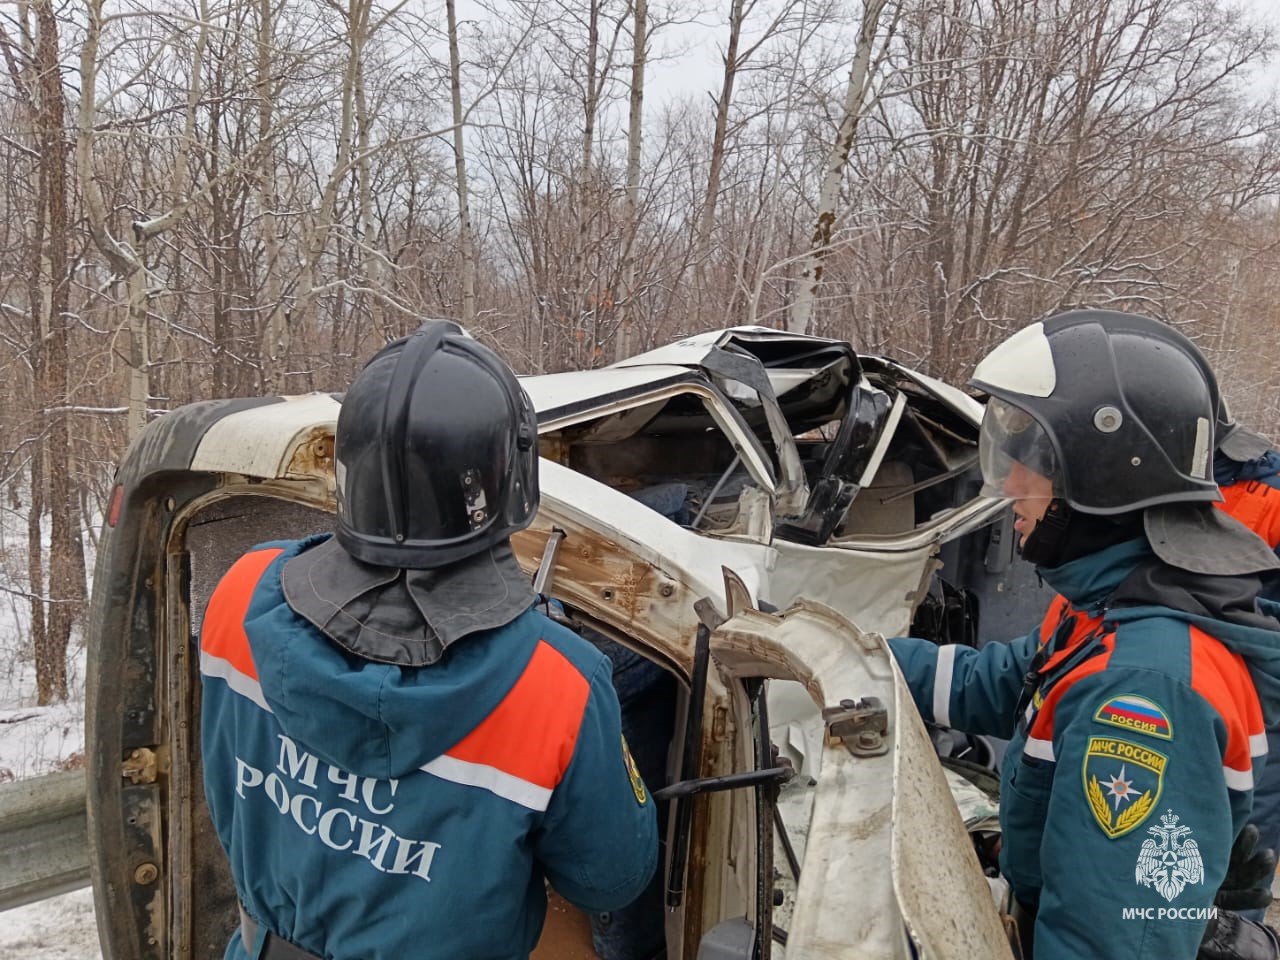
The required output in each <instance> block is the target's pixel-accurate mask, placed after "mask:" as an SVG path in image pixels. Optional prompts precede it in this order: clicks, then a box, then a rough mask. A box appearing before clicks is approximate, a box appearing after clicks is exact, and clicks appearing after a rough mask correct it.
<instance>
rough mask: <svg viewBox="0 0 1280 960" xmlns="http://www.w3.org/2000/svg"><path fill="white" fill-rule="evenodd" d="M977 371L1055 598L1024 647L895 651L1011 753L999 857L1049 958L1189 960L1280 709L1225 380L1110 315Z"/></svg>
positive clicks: (1170, 335) (987, 471)
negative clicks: (1234, 469)
mask: <svg viewBox="0 0 1280 960" xmlns="http://www.w3.org/2000/svg"><path fill="white" fill-rule="evenodd" d="M971 382H972V384H973V385H974V386H976V387H978V388H979V389H981V390H983V391H985V392H986V393H987V394H988V396H989V397H990V400H989V402H988V404H987V410H986V414H985V416H984V418H983V423H982V430H981V436H980V443H979V457H980V461H981V466H982V472H983V477H984V481H985V484H986V486H985V488H984V491H985V492H987V493H988V494H991V495H994V496H1002V497H1008V498H1010V499H1012V501H1013V511H1014V514H1015V516H1016V522H1015V530H1016V532H1017V534H1018V537H1019V544H1020V550H1021V553H1022V556H1023V557H1024V559H1027V560H1029V561H1031V562H1032V563H1034V564H1035V565H1036V568H1037V571H1038V573H1039V574H1040V575H1041V576H1042V577H1043V579H1044V580H1045V581H1046V582H1047V583H1049V584H1050V585H1051V586H1052V587H1053V588H1054V589H1055V590H1056V591H1057V592H1058V596H1057V598H1056V599H1055V600H1054V602H1053V603H1052V604H1051V606H1050V609H1049V612H1048V614H1047V615H1046V616H1045V618H1044V621H1043V622H1042V623H1041V624H1040V625H1039V626H1038V627H1037V628H1036V629H1034V630H1032V631H1031V633H1030V634H1028V635H1027V636H1026V637H1024V638H1022V639H1020V640H1016V641H1014V642H1013V643H1009V644H1000V643H993V644H988V645H987V646H985V647H984V648H982V649H981V650H980V651H979V650H974V649H972V648H969V647H958V646H942V647H938V646H935V645H934V644H932V643H929V642H927V641H923V640H916V639H899V640H894V641H892V642H891V643H892V647H893V650H894V653H895V655H896V657H897V660H898V662H899V664H900V666H901V668H902V671H903V674H904V675H905V677H906V679H907V681H908V683H909V685H910V687H911V691H912V694H913V696H914V698H915V700H916V704H917V706H918V707H919V709H920V711H921V714H922V715H923V716H924V718H925V719H926V720H930V721H933V722H934V723H937V724H940V725H943V726H952V727H955V728H957V729H960V730H964V731H968V732H974V733H984V734H990V735H995V736H999V737H1005V738H1009V740H1010V743H1009V748H1008V750H1007V752H1006V754H1005V759H1004V765H1003V769H1002V776H1001V810H1000V819H1001V827H1002V834H1003V836H1002V846H1001V850H1000V866H1001V871H1002V873H1003V874H1004V876H1005V877H1006V879H1007V880H1008V881H1009V884H1010V887H1011V890H1012V892H1013V895H1014V897H1015V899H1016V901H1017V904H1018V906H1019V908H1020V912H1021V913H1022V921H1023V924H1024V930H1023V933H1024V935H1028V936H1026V941H1027V945H1028V946H1029V947H1031V948H1032V949H1034V955H1035V958H1036V960H1068V958H1071V960H1077V958H1091V960H1110V958H1114V960H1157V958H1159V960H1192V958H1193V957H1196V956H1197V953H1198V951H1199V949H1200V945H1201V940H1202V937H1203V936H1204V934H1205V932H1206V925H1207V924H1209V923H1210V921H1212V920H1213V919H1214V911H1215V908H1214V901H1215V896H1216V895H1219V893H1220V888H1222V887H1223V885H1224V884H1223V882H1224V879H1225V878H1226V877H1227V874H1228V863H1229V860H1230V856H1231V852H1232V847H1233V842H1234V841H1235V838H1236V837H1237V835H1238V834H1239V833H1240V831H1241V829H1242V828H1243V827H1244V825H1245V821H1246V820H1247V819H1248V816H1249V810H1250V805H1251V799H1252V790H1253V784H1254V778H1255V776H1256V774H1257V772H1258V770H1259V769H1260V762H1261V759H1262V758H1263V757H1264V756H1265V754H1266V742H1265V741H1266V737H1265V735H1264V732H1263V731H1264V725H1265V723H1266V722H1267V721H1270V720H1274V719H1275V718H1276V716H1277V713H1280V622H1277V621H1276V620H1275V619H1273V618H1271V617H1269V616H1266V615H1264V614H1262V613H1261V612H1259V610H1258V608H1257V606H1256V595H1257V592H1258V588H1259V575H1260V574H1262V573H1264V572H1267V571H1270V570H1272V569H1274V568H1275V567H1276V566H1277V562H1276V558H1275V555H1274V554H1272V553H1271V551H1270V550H1268V549H1267V547H1266V546H1265V544H1263V543H1262V542H1261V541H1259V540H1258V539H1257V538H1256V537H1255V536H1253V535H1252V534H1251V533H1249V532H1248V531H1247V530H1245V529H1244V528H1243V527H1242V526H1240V525H1239V524H1237V523H1235V522H1233V521H1231V520H1230V519H1229V518H1227V517H1226V516H1225V515H1224V514H1223V513H1221V512H1220V511H1218V510H1216V509H1214V508H1213V503H1214V502H1215V501H1216V500H1218V491H1217V486H1216V484H1215V483H1214V482H1213V477H1212V476H1211V475H1210V467H1211V458H1212V452H1213V420H1214V411H1215V407H1216V404H1217V399H1218V398H1217V387H1216V383H1215V381H1214V379H1213V376H1212V373H1211V371H1210V370H1209V367H1208V365H1207V364H1206V363H1205V361H1204V359H1203V357H1201V355H1200V354H1199V352H1198V351H1197V350H1196V349H1195V347H1194V346H1193V345H1192V344H1191V343H1190V342H1189V341H1187V340H1186V338H1185V337H1183V336H1181V335H1180V334H1178V333H1177V332H1176V331H1174V330H1172V329H1171V328H1169V327H1167V326H1166V325H1164V324H1162V323H1159V322H1158V321H1154V320H1150V319H1147V318H1144V317H1139V316H1133V315H1128V314H1122V313H1114V312H1110V311H1097V310H1081V311H1074V312H1071V313H1066V314H1061V315H1058V316H1054V317H1051V318H1049V319H1047V320H1045V321H1044V322H1042V323H1035V324H1032V325H1030V326H1028V327H1026V328H1025V329H1023V330H1021V331H1019V332H1018V333H1016V334H1015V335H1013V336H1012V337H1010V338H1009V339H1008V340H1007V341H1005V342H1004V343H1003V344H1001V345H1000V346H998V347H997V348H996V349H995V350H993V351H992V352H991V353H990V354H989V355H988V356H987V357H986V358H985V359H984V360H983V361H982V362H981V363H980V364H979V365H978V368H977V370H976V371H975V373H974V376H973V380H972V381H971ZM1267 879H1268V881H1269V878H1267ZM1228 886H1230V884H1228ZM1214 932H1215V935H1216V932H1217V931H1216V928H1215V930H1214ZM1231 949H1233V950H1234V947H1232V948H1231ZM1214 955H1215V956H1218V955H1219V954H1214ZM1221 955H1223V956H1236V955H1241V956H1248V955H1249V954H1247V953H1240V954H1237V953H1234V952H1232V953H1224V954H1221Z"/></svg>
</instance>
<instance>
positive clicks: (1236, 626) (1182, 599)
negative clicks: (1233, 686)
mask: <svg viewBox="0 0 1280 960" xmlns="http://www.w3.org/2000/svg"><path fill="white" fill-rule="evenodd" d="M1038 572H1039V573H1040V575H1041V577H1043V578H1044V580H1045V582H1047V583H1048V584H1049V585H1050V586H1052V587H1053V588H1054V589H1055V590H1057V591H1058V592H1059V593H1061V594H1062V595H1063V596H1064V597H1066V598H1067V600H1069V601H1070V602H1071V603H1072V605H1073V606H1076V607H1081V608H1093V609H1095V610H1097V611H1098V612H1101V611H1103V610H1105V611H1106V614H1107V618H1108V619H1110V620H1112V621H1114V622H1117V623H1121V622H1125V621H1131V620H1141V619H1145V618H1150V617H1170V618H1173V619H1175V620H1181V621H1183V622H1184V623H1188V624H1191V625H1194V626H1196V627H1199V628H1200V629H1201V630H1204V631H1205V632H1206V633H1208V634H1209V635H1210V636H1212V637H1215V638H1216V639H1217V640H1219V641H1220V642H1221V643H1222V644H1223V645H1224V646H1226V647H1227V649H1229V650H1231V651H1232V652H1234V653H1238V654H1240V656H1241V657H1243V658H1244V660H1245V662H1246V663H1247V664H1248V666H1249V672H1250V674H1252V676H1253V682H1254V686H1255V687H1256V688H1257V691H1258V697H1259V699H1260V700H1261V701H1262V708H1263V712H1264V714H1265V715H1266V722H1267V725H1268V726H1271V725H1272V724H1274V723H1276V722H1277V721H1280V619H1277V617H1276V614H1277V613H1280V606H1277V605H1276V604H1273V603H1271V602H1269V601H1266V600H1261V601H1260V600H1259V599H1258V591H1259V589H1260V588H1261V586H1262V581H1261V578H1260V576H1259V575H1257V574H1243V575H1236V576H1214V575H1212V574H1204V573H1195V572H1192V571H1188V570H1182V569H1180V568H1178V567H1174V566H1172V565H1170V564H1168V563H1165V562H1164V561H1162V560H1161V559H1160V558H1159V557H1157V556H1156V555H1155V552H1154V551H1153V550H1152V549H1151V546H1150V544H1148V543H1147V541H1146V540H1145V539H1139V540H1130V541H1126V542H1125V543H1121V544H1116V545H1115V546H1112V547H1108V548H1107V549H1105V550H1099V551H1098V552H1097V553H1094V554H1090V555H1089V556H1087V557H1081V558H1080V559H1078V560H1073V561H1071V562H1070V563H1065V564H1063V565H1062V566H1061V567H1056V568H1053V569H1046V570H1039V571H1038Z"/></svg>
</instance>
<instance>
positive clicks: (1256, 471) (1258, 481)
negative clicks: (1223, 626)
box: [1213, 397, 1280, 921]
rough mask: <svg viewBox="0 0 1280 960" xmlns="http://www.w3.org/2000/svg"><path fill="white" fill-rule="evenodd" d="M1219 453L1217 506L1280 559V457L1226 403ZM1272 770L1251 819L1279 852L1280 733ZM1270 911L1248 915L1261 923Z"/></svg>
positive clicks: (1279, 731)
mask: <svg viewBox="0 0 1280 960" xmlns="http://www.w3.org/2000/svg"><path fill="white" fill-rule="evenodd" d="M1216 438H1217V449H1216V450H1215V451H1214V454H1213V478H1214V480H1216V481H1217V482H1218V487H1219V488H1220V489H1221V490H1222V503H1220V504H1218V506H1219V507H1221V508H1222V509H1223V510H1225V511H1226V512H1227V513H1229V514H1231V516H1233V517H1235V518H1236V519H1237V520H1239V521H1240V522H1241V523H1243V524H1244V525H1245V526H1246V527H1248V528H1249V529H1250V530H1252V531H1253V532H1254V533H1256V534H1257V535H1258V536H1259V537H1261V538H1262V539H1263V540H1264V541H1265V542H1266V544H1267V546H1269V547H1271V549H1272V550H1275V551H1276V552H1277V553H1280V453H1278V452H1277V451H1276V450H1275V449H1273V448H1272V446H1271V443H1270V441H1268V440H1267V439H1266V438H1265V437H1263V436H1261V435H1259V434H1257V433H1254V432H1253V431H1252V430H1249V429H1248V428H1246V427H1245V426H1244V425H1243V424H1240V423H1237V422H1236V420H1235V418H1234V417H1232V416H1231V412H1230V410H1229V408H1228V406H1227V401H1226V398H1225V397H1224V398H1223V399H1222V401H1221V403H1220V404H1219V406H1218V423H1217V429H1216ZM1261 595H1262V596H1263V597H1265V598H1267V599H1270V600H1277V599H1280V582H1278V581H1277V578H1275V577H1273V578H1271V579H1270V581H1269V582H1267V583H1264V584H1263V588H1262V593H1261ZM1267 745H1268V750H1267V769H1266V771H1265V772H1264V773H1263V775H1262V777H1261V779H1260V780H1259V781H1258V786H1257V789H1256V790H1255V791H1254V795H1253V813H1252V815H1251V816H1250V818H1249V823H1250V824H1252V825H1253V826H1254V827H1255V828H1256V829H1257V831H1258V835H1259V839H1258V843H1259V845H1260V846H1261V847H1265V848H1270V849H1271V850H1276V849H1280V727H1276V728H1271V729H1268V730H1267ZM1265 914H1266V909H1265V907H1259V908H1257V909H1255V910H1250V911H1246V912H1245V915H1246V916H1247V917H1249V918H1250V919H1251V920H1255V921H1261V920H1262V919H1263V917H1264V916H1265Z"/></svg>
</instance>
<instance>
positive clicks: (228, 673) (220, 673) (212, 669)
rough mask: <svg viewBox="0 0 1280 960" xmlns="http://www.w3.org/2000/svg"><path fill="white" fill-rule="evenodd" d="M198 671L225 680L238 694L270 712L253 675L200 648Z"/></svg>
mask: <svg viewBox="0 0 1280 960" xmlns="http://www.w3.org/2000/svg"><path fill="white" fill-rule="evenodd" d="M200 672H201V673H202V674H204V675H205V676H206V677H218V678H219V679H221V680H225V681H227V686H228V687H230V688H231V689H232V690H234V691H235V692H236V693H238V694H240V696H242V697H245V698H246V699H249V700H252V701H253V702H254V703H256V704H257V705H258V706H260V707H261V708H262V709H263V710H265V711H267V713H271V708H270V707H269V706H267V698H266V697H264V696H263V695H262V685H261V684H260V683H258V681H257V680H255V679H253V677H250V676H246V675H245V674H243V673H241V672H240V671H239V670H237V669H236V668H235V667H233V666H232V665H231V663H230V661H227V660H223V659H222V658H221V657H215V656H214V655H213V654H211V653H206V652H205V651H203V650H201V651H200Z"/></svg>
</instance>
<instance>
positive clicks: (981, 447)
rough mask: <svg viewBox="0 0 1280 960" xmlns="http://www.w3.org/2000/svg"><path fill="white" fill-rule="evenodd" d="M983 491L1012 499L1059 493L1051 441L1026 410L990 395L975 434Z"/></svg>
mask: <svg viewBox="0 0 1280 960" xmlns="http://www.w3.org/2000/svg"><path fill="white" fill-rule="evenodd" d="M978 459H979V461H980V463H981V466H982V494H983V495H984V496H988V497H1004V498H1009V499H1013V500H1052V499H1054V498H1055V497H1060V496H1062V475H1061V471H1060V470H1059V467H1058V457H1057V455H1056V454H1055V453H1054V450H1053V443H1052V441H1051V440H1050V439H1049V435H1048V434H1047V433H1045V431H1044V428H1043V427H1041V426H1040V424H1039V423H1037V422H1036V420H1035V418H1034V417H1032V416H1031V414H1029V413H1027V412H1026V411H1025V410H1022V409H1020V408H1019V407H1015V406H1014V405H1013V404H1011V403H1006V402H1005V401H1003V400H1001V399H999V398H998V397H992V398H991V399H990V400H988V401H987V410H986V413H985V414H983V417H982V430H981V433H980V434H979V437H978Z"/></svg>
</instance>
